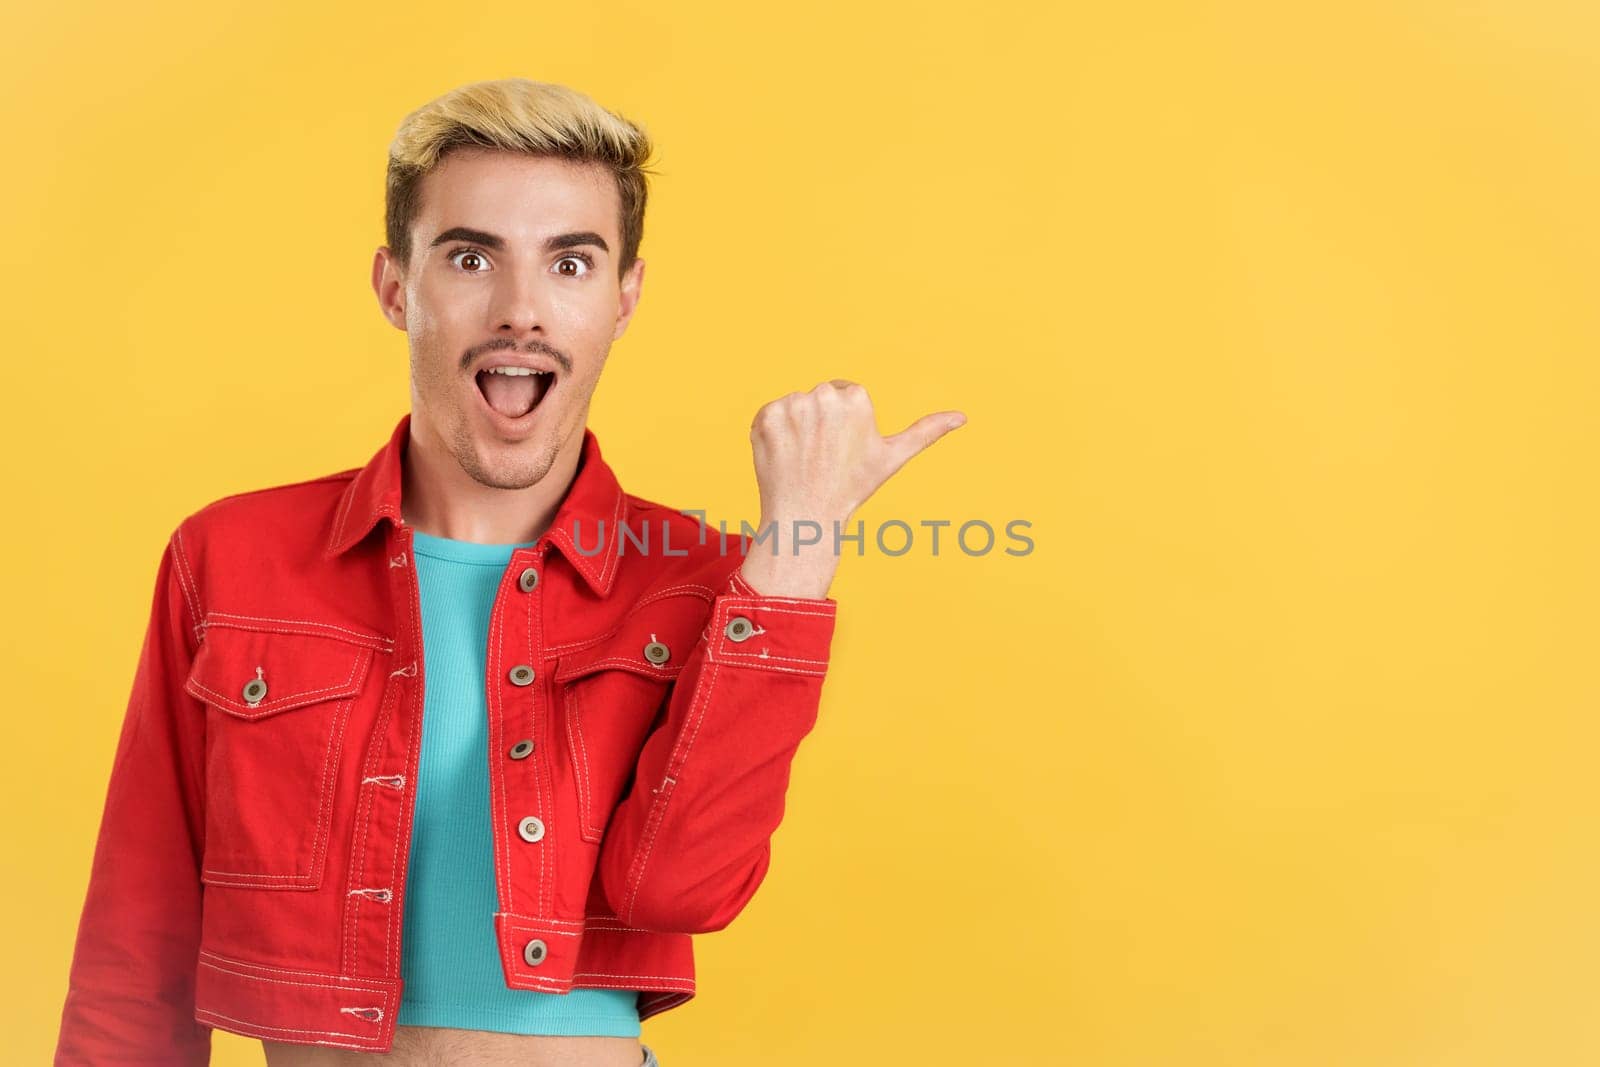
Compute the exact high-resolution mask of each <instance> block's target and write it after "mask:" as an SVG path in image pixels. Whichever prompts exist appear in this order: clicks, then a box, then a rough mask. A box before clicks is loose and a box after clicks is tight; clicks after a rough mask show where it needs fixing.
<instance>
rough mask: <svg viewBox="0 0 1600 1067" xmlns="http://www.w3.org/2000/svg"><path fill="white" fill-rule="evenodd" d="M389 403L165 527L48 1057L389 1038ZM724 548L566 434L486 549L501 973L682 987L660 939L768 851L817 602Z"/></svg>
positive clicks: (814, 634) (417, 704) (813, 703)
mask: <svg viewBox="0 0 1600 1067" xmlns="http://www.w3.org/2000/svg"><path fill="white" fill-rule="evenodd" d="M409 427H410V415H409V414H408V415H406V416H404V417H403V418H402V419H401V420H400V423H399V425H398V426H397V427H396V428H395V430H394V432H393V434H392V435H391V437H390V439H389V441H388V443H387V444H385V445H384V446H383V447H382V448H381V449H380V450H379V451H378V452H377V454H376V455H374V456H373V458H372V460H371V461H370V462H369V463H368V464H367V465H366V466H365V467H363V468H360V469H359V470H348V471H343V472H341V473H338V474H332V475H328V476H327V477H323V478H318V479H314V480H311V481H305V482H299V483H295V484H291V485H283V486H277V487H273V488H269V489H262V490H258V491H255V492H247V493H240V494H237V495H234V496H229V497H225V498H223V499H221V500H218V501H215V502H214V503H212V504H209V505H208V506H206V507H204V508H202V509H201V510H199V511H198V512H195V513H194V514H192V515H190V516H188V517H187V518H185V519H184V520H183V521H182V522H181V523H180V524H179V525H178V527H177V529H176V530H174V532H173V534H172V536H171V538H170V540H169V542H168V544H167V547H166V550H165V552H164V554H163V555H162V557H161V562H160V566H159V569H158V571H157V575H156V589H155V596H154V603H153V605H152V610H151V615H150V621H149V628H148V630H147V632H146V634H145V639H144V645H143V648H142V651H141V653H140V656H139V660H138V667H137V671H136V674H135V677H134V682H133V691H132V696H131V699H130V700H129V702H128V708H127V714H126V717H125V718H124V720H123V724H122V728H121V734H120V739H119V741H118V744H117V749H116V754H115V757H114V760H113V763H112V768H111V779H110V784H109V787H108V790H107V795H106V800H105V806H104V810H103V814H102V817H101V823H100V831H99V836H98V839H97V843H96V846H95V852H94V860H93V865H92V868H91V873H90V880H89V886H88V891H87V894H86V896H85V900H84V905H83V913H82V917H81V919H80V922H79V927H78V935H77V941H76V945H75V948H74V951H73V958H72V967H71V975H70V981H69V988H68V991H67V995H66V1001H65V1005H64V1008H63V1011H62V1019H61V1030H60V1036H59V1040H58V1045H57V1049H56V1056H55V1062H56V1063H57V1064H95V1065H104V1064H113V1063H121V1064H132V1063H141V1064H146V1063H161V1064H204V1063H207V1062H208V1061H209V1059H210V1046H211V1030H212V1029H213V1028H219V1029H222V1030H227V1031H230V1032H232V1033H236V1034H244V1035H249V1036H254V1037H262V1038H271V1039H275V1040H280V1041H290V1042H297V1043H302V1044H313V1045H332V1046H339V1047H344V1048H352V1049H366V1050H373V1051H386V1050H388V1049H389V1048H390V1047H391V1045H392V1040H393V1035H394V1025H395V1014H396V1011H397V1009H398V1007H399V1004H400V990H401V978H400V955H401V944H400V934H401V918H402V916H403V914H404V912H403V910H402V908H403V900H404V896H405V886H406V859H407V856H408V852H409V842H410V833H411V819H412V805H413V800H414V796H415V793H414V784H415V781H416V773H417V758H418V753H419V744H418V741H419V738H420V726H421V716H422V708H423V686H424V685H425V679H424V676H423V655H422V634H421V630H420V613H419V606H418V603H419V602H418V591H417V578H416V571H415V569H414V567H413V566H412V555H411V534H412V529H411V527H410V526H408V525H406V523H405V522H404V520H403V518H402V515H401V510H400V492H401V462H402V459H403V456H404V451H405V447H406V443H407V441H408V440H409ZM663 530H665V531H666V535H665V537H664V535H663ZM602 533H603V537H602ZM575 535H576V540H575ZM597 548H598V551H597ZM742 558H743V557H742V555H741V541H740V538H739V537H738V535H737V533H732V534H730V535H729V536H728V537H727V546H726V549H724V546H723V536H722V534H721V533H720V532H719V530H718V529H717V528H716V527H714V526H706V525H705V524H703V523H702V522H701V521H700V520H699V519H698V518H695V517H692V515H690V514H684V513H682V512H679V511H677V510H674V509H672V508H668V507H665V506H662V505H660V504H656V503H652V502H650V501H648V500H643V499H640V498H639V497H636V496H633V495H631V494H629V493H625V492H624V491H623V490H622V489H621V488H620V486H619V485H618V483H617V480H616V478H615V476H614V475H613V474H612V472H611V469H610V468H609V467H608V466H607V465H606V464H605V462H604V461H602V460H601V458H600V448H599V445H598V443H597V441H596V440H595V436H594V434H593V432H592V431H590V430H587V429H586V430H585V431H584V440H583V455H582V460H581V464H580V467H579V470H578V472H577V475H576V477H575V478H574V480H573V482H572V485H571V487H570V489H569V490H568V493H567V495H566V497H565V498H564V500H563V501H562V503H561V505H560V507H559V509H558V511H557V513H556V516H555V519H554V521H553V523H552V524H551V526H550V529H549V530H548V531H547V532H546V533H545V534H544V535H543V536H542V537H540V538H539V539H538V541H537V543H535V544H534V545H533V546H531V547H527V548H518V549H516V550H515V551H514V552H513V553H512V556H511V562H510V564H509V565H508V566H507V567H506V570H505V572H504V574H503V575H502V576H501V579H500V586H499V590H498V592H497V593H496V596H495V601H494V608H493V616H492V618H491V622H490V629H489V647H488V671H487V677H486V678H485V679H484V685H485V687H486V692H487V698H488V711H489V722H488V738H489V789H490V810H491V816H492V820H493V827H494V856H495V868H496V880H497V885H498V902H499V906H498V910H497V911H496V912H495V914H494V917H493V922H494V927H495V933H496V940H497V942H498V945H499V951H500V962H501V966H502V968H503V969H504V973H505V980H506V984H507V985H508V986H509V987H511V988H516V989H533V990H542V991H544V992H550V993H564V992H567V991H569V990H570V989H572V988H573V987H574V986H590V987H608V988H623V989H638V990H641V993H640V997H639V1015H640V1018H647V1017H649V1016H651V1015H655V1014H658V1013H660V1012H663V1011H666V1010H668V1009H669V1008H673V1007H676V1006H678V1005H680V1004H682V1003H684V1002H685V1001H687V1000H689V999H690V998H691V997H693V996H694V994H695V979H694V960H693V954H692V949H691V938H690V936H689V935H691V934H694V933H698V932H703V931H710V930H720V929H722V928H723V927H725V926H727V924H728V923H729V922H730V921H732V919H733V918H734V917H735V916H736V915H738V914H739V912H740V911H741V910H742V909H743V908H744V906H745V904H746V903H748V902H749V900H750V898H751V896H752V895H753V894H754V893H755V891H756V889H757V887H758V886H759V885H760V884H761V881H762V879H763V878H764V877H765V875H766V872H767V868H768V864H769V863H770V861H771V850H770V838H771V835H772V833H773V831H774V830H775V829H776V828H777V826H778V824H779V822H780V821H781V819H782V817H783V811H784V796H785V793H786V791H787V788H788V781H789V773H790V766H791V762H792V760H793V757H794V755H795V752H796V750H797V749H798V747H799V745H800V742H801V740H802V738H804V737H805V735H806V734H808V733H809V732H810V730H811V728H812V726H813V725H814V723H815V721H816V715H817V708H818V703H819V699H820V696H821V690H822V683H823V677H824V674H825V671H826V669H827V663H828V655H829V645H830V643H831V641H832V636H833V628H834V619H835V612H836V609H837V604H836V602H835V601H834V600H833V599H832V598H823V599H811V598H794V597H779V596H763V595H760V594H758V593H756V591H755V590H754V589H753V588H752V587H751V586H750V585H749V584H748V583H746V582H745V581H744V580H743V578H742V577H741V576H740V575H739V573H738V567H739V564H740V563H741V562H742Z"/></svg>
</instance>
